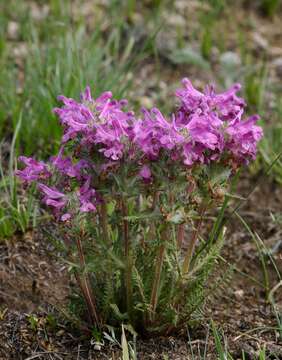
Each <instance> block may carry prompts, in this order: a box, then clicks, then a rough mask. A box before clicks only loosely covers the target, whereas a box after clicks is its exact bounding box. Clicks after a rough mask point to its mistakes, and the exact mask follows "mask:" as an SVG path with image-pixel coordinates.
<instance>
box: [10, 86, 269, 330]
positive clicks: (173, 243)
mask: <svg viewBox="0 0 282 360" xmlns="http://www.w3.org/2000/svg"><path fill="white" fill-rule="evenodd" d="M182 83H183V88H181V89H179V90H177V91H176V97H177V99H178V105H177V107H176V110H175V112H174V113H173V114H172V115H171V116H170V117H169V118H166V117H165V116H164V115H163V114H162V113H161V112H160V111H159V110H158V109H157V108H153V109H152V110H150V111H149V110H146V109H143V110H142V115H140V116H136V115H135V114H134V113H133V112H132V111H125V110H124V107H126V106H127V101H126V100H121V101H118V100H113V99H112V94H111V93H110V92H105V93H103V94H102V95H101V96H100V97H98V98H97V99H93V98H92V96H91V93H90V89H89V87H87V88H86V90H85V92H84V93H83V94H82V95H81V102H77V101H75V100H73V99H69V98H66V97H64V96H60V97H59V100H60V101H62V102H63V106H62V107H61V108H56V109H55V110H54V112H55V113H56V114H57V115H58V117H59V119H60V123H61V125H62V127H63V130H64V131H63V136H62V141H61V147H60V150H59V153H58V154H57V156H54V157H52V158H51V159H50V161H49V162H48V163H43V162H41V161H36V160H34V159H31V158H26V157H24V156H22V157H20V161H22V162H23V163H24V164H25V168H24V169H23V170H18V171H17V175H18V176H19V177H20V178H21V179H22V180H24V181H25V182H26V183H31V182H36V183H37V189H38V192H39V194H40V197H41V199H42V202H43V203H44V204H45V205H47V207H48V208H49V209H51V211H52V212H53V214H54V219H55V222H56V225H57V226H58V229H59V230H60V234H61V237H62V240H63V242H64V244H65V248H66V255H67V257H68V261H69V262H71V264H72V267H73V270H74V273H75V276H76V279H77V282H78V285H79V288H80V290H81V295H82V296H83V298H84V300H85V304H86V305H87V314H88V324H89V327H93V326H94V327H96V328H101V327H103V326H104V325H105V324H111V325H118V324H119V323H120V322H128V323H130V324H131V325H133V326H134V328H135V329H136V330H138V331H141V332H149V333H152V332H156V333H170V332H172V331H175V330H176V329H178V328H179V327H181V326H182V325H183V324H185V323H186V322H187V321H189V320H191V319H193V316H194V317H195V314H196V313H197V312H198V310H199V307H200V305H201V304H202V303H203V301H204V299H205V296H206V291H208V287H207V286H206V283H207V279H208V276H209V275H210V272H211V269H212V266H213V265H214V263H215V260H216V257H217V255H218V251H219V249H220V244H221V239H222V233H219V234H217V236H216V237H213V238H212V239H211V238H210V237H209V238H208V239H207V240H204V239H203V237H202V236H201V235H200V229H201V226H202V224H203V220H204V219H205V218H206V213H207V211H209V212H210V211H211V210H212V209H215V208H217V207H219V206H220V205H222V203H223V200H224V198H225V195H226V192H227V191H228V187H229V184H230V181H231V178H232V176H233V175H234V174H235V173H236V172H237V170H238V168H240V167H241V166H242V165H244V164H248V163H249V161H250V160H252V159H254V158H255V155H256V147H257V142H258V141H259V140H260V139H261V137H262V129H261V128H260V127H259V126H257V125H255V124H256V122H257V120H258V116H251V117H250V118H248V119H247V120H243V119H242V116H243V113H244V108H245V102H244V100H243V99H241V98H239V97H238V96H237V95H236V93H237V92H238V90H239V89H240V85H238V84H235V85H234V86H233V87H231V88H230V89H229V90H228V91H226V92H224V93H221V94H216V93H215V91H214V88H213V87H207V88H206V90H205V92H204V93H201V92H199V91H197V90H196V89H194V88H193V86H192V84H191V83H190V81H189V80H188V79H183V81H182ZM212 233H214V232H212ZM209 287H210V286H209Z"/></svg>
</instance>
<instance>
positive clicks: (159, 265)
mask: <svg viewBox="0 0 282 360" xmlns="http://www.w3.org/2000/svg"><path fill="white" fill-rule="evenodd" d="M167 231H168V230H167V229H165V230H164V231H163V233H162V239H161V240H162V244H161V246H160V248H159V252H158V255H157V259H156V268H155V277H154V280H153V287H152V292H151V301H150V304H151V311H152V313H151V316H150V320H151V321H153V320H154V316H155V311H156V308H157V302H158V292H159V287H160V281H161V273H162V267H163V263H164V256H165V247H166V240H167V236H168V234H167Z"/></svg>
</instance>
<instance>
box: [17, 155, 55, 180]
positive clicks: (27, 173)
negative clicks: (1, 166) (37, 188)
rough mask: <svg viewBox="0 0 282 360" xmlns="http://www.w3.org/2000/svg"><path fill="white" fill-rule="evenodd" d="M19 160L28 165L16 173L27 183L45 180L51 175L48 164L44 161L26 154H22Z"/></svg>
mask: <svg viewBox="0 0 282 360" xmlns="http://www.w3.org/2000/svg"><path fill="white" fill-rule="evenodd" d="M19 161H21V162H23V163H24V164H25V165H26V167H25V169H23V170H17V171H16V172H15V175H16V176H18V177H20V178H21V179H22V180H23V181H25V182H27V183H31V182H32V181H37V180H44V179H47V178H49V177H50V176H51V173H50V172H49V171H48V169H47V165H46V164H45V163H44V162H42V161H36V160H34V159H32V158H28V157H26V156H20V157H19Z"/></svg>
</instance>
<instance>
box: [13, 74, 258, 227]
mask: <svg viewBox="0 0 282 360" xmlns="http://www.w3.org/2000/svg"><path fill="white" fill-rule="evenodd" d="M182 83H183V87H182V88H181V89H178V90H177V91H176V97H177V99H178V101H179V103H178V107H177V109H176V111H175V112H174V113H173V114H172V115H171V116H170V117H169V118H166V117H165V116H164V115H163V114H162V113H161V112H160V110H158V109H157V108H153V109H152V110H150V111H149V110H147V109H143V110H142V115H141V116H140V117H136V116H135V114H134V113H133V112H132V111H125V110H124V107H125V106H126V105H127V101H126V100H120V101H118V100H114V99H112V94H111V92H105V93H103V94H102V95H101V96H100V97H98V98H97V99H94V98H92V96H91V93H90V88H89V87H87V88H86V90H85V92H84V93H83V94H82V95H81V102H77V101H75V100H73V99H70V98H66V97H64V96H59V98H58V100H60V101H62V102H63V106H62V107H61V108H55V109H54V112H55V113H56V114H57V115H58V117H59V119H60V123H61V125H62V127H63V129H64V133H63V136H62V140H61V148H60V151H59V153H58V155H57V156H55V157H52V158H51V159H50V161H49V162H48V163H47V164H45V163H43V162H41V161H40V162H38V161H36V160H34V159H31V158H26V157H20V159H19V160H20V161H22V162H23V163H24V164H25V166H26V167H25V168H24V169H23V170H18V171H17V175H18V176H19V177H20V178H21V179H22V180H23V181H25V182H27V183H30V182H33V181H36V182H38V190H39V191H40V193H41V194H42V198H43V199H42V200H43V202H44V203H45V204H46V205H48V206H50V207H52V208H53V209H54V212H55V214H56V215H57V216H59V217H60V218H61V220H63V221H65V220H68V219H69V218H70V217H71V216H72V215H73V213H72V212H71V211H69V209H71V208H72V209H73V208H79V210H80V212H90V211H95V210H96V205H97V203H99V201H101V197H100V196H99V191H98V190H97V189H96V190H95V189H94V184H95V183H97V181H95V177H96V178H97V177H98V176H99V175H100V174H101V173H102V172H104V173H105V172H106V173H107V171H108V173H110V171H111V169H112V168H113V167H114V168H115V169H118V168H119V166H122V164H123V162H124V161H126V162H127V163H130V162H131V163H134V164H135V165H136V164H137V167H138V168H139V170H138V174H139V177H140V180H141V182H143V183H149V182H151V181H153V180H152V177H153V175H152V171H151V168H150V163H152V162H157V161H158V160H160V159H162V160H164V159H168V160H173V161H174V162H175V161H177V162H178V163H179V166H181V167H187V168H189V169H191V168H193V167H194V166H198V165H199V164H203V165H208V164H209V163H211V162H222V161H225V163H226V164H228V162H229V163H232V164H236V165H237V166H238V165H240V164H244V163H245V164H246V163H248V162H249V161H250V160H252V159H254V158H255V156H256V149H257V143H258V141H259V140H260V139H261V137H262V135H263V132H262V129H261V127H259V126H257V125H256V122H257V120H258V119H259V117H258V116H257V115H255V116H251V117H249V118H248V119H246V120H244V119H243V114H244V109H245V101H244V100H243V99H241V98H239V97H238V96H237V92H238V91H239V90H240V85H238V84H235V85H233V86H232V87H231V88H230V89H229V90H227V91H226V92H223V93H220V94H217V93H216V92H215V90H214V88H213V87H211V86H210V87H207V88H206V89H205V91H204V93H201V92H199V91H198V90H196V89H195V88H194V87H193V86H192V84H191V82H190V81H189V80H188V79H183V81H182ZM64 153H70V156H64ZM58 179H59V180H58ZM46 184H53V185H54V184H56V187H55V188H54V187H53V186H49V185H46ZM77 204H78V205H79V206H78V207H77Z"/></svg>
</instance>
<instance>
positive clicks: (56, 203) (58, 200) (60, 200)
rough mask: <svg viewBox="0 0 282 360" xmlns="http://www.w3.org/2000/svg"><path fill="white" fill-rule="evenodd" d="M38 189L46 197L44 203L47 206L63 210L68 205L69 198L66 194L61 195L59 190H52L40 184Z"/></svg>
mask: <svg viewBox="0 0 282 360" xmlns="http://www.w3.org/2000/svg"><path fill="white" fill-rule="evenodd" d="M38 189H39V191H40V192H41V193H42V194H43V195H44V197H43V199H42V201H43V202H44V203H45V204H46V205H49V206H52V207H54V208H55V209H57V210H60V209H62V208H63V207H64V206H65V205H66V203H67V198H66V196H65V194H63V193H61V192H60V191H58V190H57V189H54V188H50V187H48V186H46V185H45V184H42V183H39V184H38Z"/></svg>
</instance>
